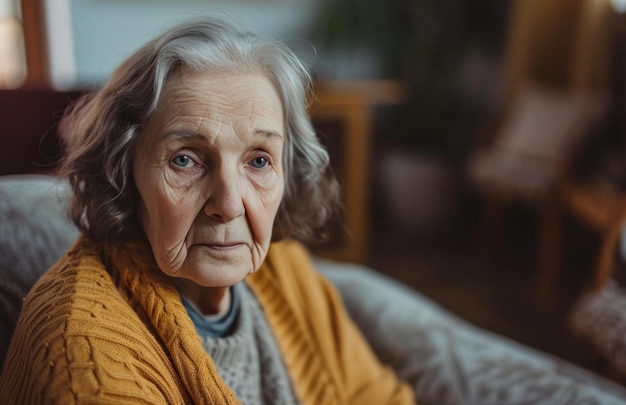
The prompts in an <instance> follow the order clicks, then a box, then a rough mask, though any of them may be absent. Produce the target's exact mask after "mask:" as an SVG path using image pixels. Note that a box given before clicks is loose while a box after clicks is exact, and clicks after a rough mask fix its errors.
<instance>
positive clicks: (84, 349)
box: [0, 238, 412, 404]
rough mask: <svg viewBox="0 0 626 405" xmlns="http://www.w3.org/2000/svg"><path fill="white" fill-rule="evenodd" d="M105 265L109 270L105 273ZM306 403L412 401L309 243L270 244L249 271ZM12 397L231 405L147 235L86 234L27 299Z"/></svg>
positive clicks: (7, 376)
mask: <svg viewBox="0 0 626 405" xmlns="http://www.w3.org/2000/svg"><path fill="white" fill-rule="evenodd" d="M106 269H111V270H110V272H107V270H106ZM247 283H248V284H249V285H250V287H251V288H252V289H253V291H254V293H255V295H256V297H257V299H258V301H259V302H260V303H261V305H262V306H263V310H264V313H265V314H266V316H267V320H268V323H269V324H270V326H271V328H272V331H273V333H274V335H275V337H276V340H277V342H278V345H279V349H280V352H281V354H282V356H283V358H284V360H285V365H286V367H287V370H288V373H289V375H290V377H291V381H292V382H293V385H294V389H295V391H296V394H297V396H298V397H299V399H300V401H301V402H302V403H303V404H337V403H376V404H385V403H412V397H411V391H410V389H409V388H408V386H406V385H404V384H401V383H400V382H399V381H398V380H397V379H396V377H395V376H394V375H393V374H392V373H391V372H390V371H389V370H388V369H386V368H384V367H382V366H381V365H380V364H379V363H378V361H377V360H376V358H375V356H374V355H373V353H372V352H371V350H370V349H369V348H368V346H367V345H366V343H365V341H364V340H363V338H362V336H361V335H360V334H359V332H358V331H357V329H356V327H355V326H354V324H353V323H352V322H351V321H350V319H349V318H348V316H347V314H346V313H345V311H344V309H343V307H342V305H341V302H340V299H339V297H338V296H337V294H336V292H335V291H334V290H333V289H332V287H331V286H330V284H329V283H328V282H326V281H325V279H322V278H321V276H319V275H318V274H317V273H315V272H314V270H313V269H312V266H311V264H310V262H309V260H308V256H307V255H306V252H305V251H304V249H302V248H301V247H300V246H299V245H298V244H295V243H278V244H273V245H272V247H271V248H270V252H269V254H268V258H267V260H266V261H265V263H264V264H263V266H262V267H261V269H259V271H258V272H256V273H255V274H253V275H251V276H249V277H248V279H247ZM0 398H2V401H3V403H10V404H40V403H45V404H79V403H90V404H131V403H132V404H138V403H139V404H141V403H146V404H148V403H150V404H184V403H196V404H235V403H239V401H238V400H237V398H235V395H234V394H233V392H232V390H231V389H230V388H229V387H228V386H227V385H226V384H225V383H224V381H223V380H222V378H221V377H220V376H219V374H218V372H217V369H216V367H215V365H214V363H213V361H212V359H211V358H210V356H209V355H208V354H207V353H206V351H205V350H204V347H203V345H202V342H201V340H200V337H199V336H198V334H197V333H196V330H195V327H194V325H193V323H192V321H191V319H190V318H189V316H188V315H187V313H186V310H185V308H184V306H183V304H182V303H181V300H180V296H179V294H178V292H177V291H176V290H175V289H174V288H173V287H172V285H171V283H170V282H169V279H168V278H167V277H166V276H165V275H164V274H163V273H162V272H160V271H159V270H158V269H157V268H156V265H155V264H154V261H153V259H152V254H151V252H150V249H149V247H148V246H147V244H146V243H145V242H143V241H142V242H138V243H136V244H130V245H124V246H104V247H98V246H97V245H95V244H94V243H93V242H91V241H89V240H87V239H85V238H79V240H78V241H77V242H76V244H75V245H74V247H73V248H72V249H71V250H70V251H69V252H68V253H67V254H66V255H65V257H64V258H62V259H61V260H60V262H59V263H57V264H56V265H55V266H54V267H53V268H52V269H51V270H50V271H48V272H47V273H46V274H45V275H44V276H43V277H42V278H41V279H40V280H39V281H38V282H37V284H36V285H35V286H34V287H33V289H32V290H31V293H30V294H29V295H28V297H27V298H26V300H25V302H24V307H23V312H22V315H21V316H20V320H19V321H18V324H17V327H16V332H15V335H14V338H13V340H12V342H11V347H10V349H9V353H8V355H7V360H6V362H5V364H4V369H3V373H2V378H1V379H0Z"/></svg>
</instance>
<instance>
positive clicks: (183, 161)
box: [172, 155, 194, 167]
mask: <svg viewBox="0 0 626 405" xmlns="http://www.w3.org/2000/svg"><path fill="white" fill-rule="evenodd" d="M172 163H174V164H175V165H176V166H178V167H190V166H193V164H194V161H193V159H191V158H190V157H189V156H187V155H180V156H176V157H175V158H174V159H172Z"/></svg>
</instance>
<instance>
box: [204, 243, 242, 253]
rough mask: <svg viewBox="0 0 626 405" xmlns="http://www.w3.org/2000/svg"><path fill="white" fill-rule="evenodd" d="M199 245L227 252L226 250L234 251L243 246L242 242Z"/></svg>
mask: <svg viewBox="0 0 626 405" xmlns="http://www.w3.org/2000/svg"><path fill="white" fill-rule="evenodd" d="M199 245H201V246H205V247H208V248H209V249H214V250H222V251H228V250H235V249H238V248H240V247H242V246H245V243H244V242H227V243H201V244H199Z"/></svg>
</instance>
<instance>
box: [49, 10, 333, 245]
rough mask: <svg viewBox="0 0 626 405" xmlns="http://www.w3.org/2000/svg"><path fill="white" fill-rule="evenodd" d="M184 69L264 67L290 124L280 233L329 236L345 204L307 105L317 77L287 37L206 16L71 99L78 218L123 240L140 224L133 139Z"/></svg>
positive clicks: (68, 167) (68, 120)
mask: <svg viewBox="0 0 626 405" xmlns="http://www.w3.org/2000/svg"><path fill="white" fill-rule="evenodd" d="M181 69H191V70H194V71H207V72H217V73H220V72H246V73H247V72H259V73H263V74H265V75H266V76H267V77H268V78H269V79H270V80H271V81H272V83H273V84H274V86H275V87H276V89H277V90H278V93H279V95H280V97H281V101H282V104H283V111H284V115H285V127H286V131H287V136H286V142H285V151H284V153H283V156H284V157H283V167H284V172H285V181H286V184H285V194H284V197H283V200H282V202H281V205H280V208H279V210H278V213H277V216H276V220H275V223H274V234H273V236H274V240H278V239H282V238H286V237H293V238H296V239H300V240H305V241H310V240H316V239H320V236H322V234H323V233H322V232H321V230H323V229H324V225H325V224H326V223H327V222H328V221H329V220H330V219H331V218H332V217H333V216H334V214H335V213H336V211H337V210H338V209H339V186H338V183H337V181H336V180H335V178H334V176H333V174H332V171H331V170H330V168H329V158H328V153H327V152H326V150H325V149H324V148H323V147H322V145H321V144H320V143H319V141H318V139H317V137H316V136H315V131H314V129H313V126H312V124H311V120H310V118H309V115H308V112H307V107H308V106H307V100H308V97H309V96H310V93H311V78H310V75H309V74H308V72H307V70H306V68H305V67H304V66H303V65H302V63H301V62H300V61H299V60H298V58H297V57H296V56H295V55H294V53H293V52H292V51H291V50H289V48H288V47H287V46H286V45H284V44H283V43H281V42H277V41H263V40H260V39H258V38H257V37H255V36H253V35H251V34H249V33H246V32H243V31H240V30H238V29H236V27H235V26H233V25H231V24H229V23H227V22H225V21H221V20H219V19H215V18H212V17H205V18H202V19H196V20H192V21H189V22H187V23H184V24H182V25H179V26H177V27H174V28H173V29H170V30H169V31H167V32H165V33H164V34H162V35H161V36H159V37H157V38H156V39H154V40H152V41H151V42H149V43H148V44H146V45H145V46H144V47H143V48H141V49H139V50H138V51H137V52H136V53H135V54H133V55H132V56H131V57H130V58H128V59H127V60H126V61H125V62H123V63H122V65H121V66H120V67H119V68H118V69H117V70H116V71H115V72H114V73H113V75H112V77H111V78H110V80H109V81H108V82H107V83H106V84H105V85H104V86H103V87H102V88H101V89H100V90H98V91H96V92H94V93H91V94H89V95H87V96H85V97H83V98H82V99H80V100H79V101H78V102H77V103H75V104H74V105H73V106H71V107H70V108H69V109H68V111H67V112H66V114H65V116H64V118H63V121H62V123H61V133H62V136H63V138H64V139H65V141H66V144H67V156H66V159H65V161H64V164H63V167H62V171H63V173H64V174H65V175H66V176H67V177H68V179H69V182H70V184H71V186H72V189H73V199H72V202H71V206H70V211H71V216H72V218H73V220H74V222H75V223H76V225H77V226H78V227H79V228H80V229H81V230H82V231H83V232H84V233H85V234H87V235H88V236H89V237H91V238H92V239H94V240H98V241H118V242H123V241H126V240H128V239H129V238H130V237H132V236H134V234H136V232H137V230H138V229H140V228H139V225H138V220H137V201H138V198H140V197H139V195H138V193H137V191H136V187H135V184H134V180H133V176H132V160H133V152H134V147H133V146H134V145H135V144H136V143H137V141H138V139H137V138H138V137H139V136H140V135H141V128H142V126H143V125H144V124H145V123H146V122H147V121H148V119H149V118H150V116H151V114H153V113H154V112H155V110H156V106H157V104H158V102H159V98H160V97H161V93H162V90H163V88H164V86H165V83H166V81H167V80H168V78H169V77H170V75H171V74H172V73H173V72H175V71H178V70H181Z"/></svg>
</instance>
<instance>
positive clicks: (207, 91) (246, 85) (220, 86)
mask: <svg viewBox="0 0 626 405" xmlns="http://www.w3.org/2000/svg"><path fill="white" fill-rule="evenodd" d="M284 117H285V114H284V111H283V103H282V99H281V97H280V96H279V94H278V92H277V90H276V88H275V86H274V84H273V83H272V82H271V81H270V80H269V79H268V78H266V77H265V76H264V75H263V74H261V73H247V72H244V73H230V72H213V71H209V72H205V71H183V72H178V73H177V74H176V75H173V76H172V77H171V78H169V80H168V81H167V82H166V84H165V86H164V87H163V90H162V92H161V97H160V100H159V103H158V105H157V108H156V110H155V111H154V112H153V113H152V114H151V116H150V118H149V119H148V120H147V122H146V123H145V125H144V126H143V128H142V131H141V132H142V135H141V138H143V139H142V140H141V141H140V142H141V143H144V142H154V141H157V139H155V138H154V136H160V135H158V134H159V133H160V132H161V131H164V130H165V129H168V130H170V129H173V128H176V127H179V128H182V129H184V130H185V131H193V130H194V129H195V128H193V127H194V126H195V125H198V128H197V129H198V130H206V129H207V128H209V131H213V130H214V129H215V128H214V127H219V126H221V125H226V126H231V125H236V126H237V129H238V130H240V131H243V132H245V131H251V132H254V131H256V132H268V133H271V132H274V133H276V134H278V135H279V137H280V138H282V139H283V140H284V139H285V138H286V128H285V118H284ZM201 126H206V127H205V128H200V127H201ZM200 132H202V131H200ZM161 135H162V134H161Z"/></svg>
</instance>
